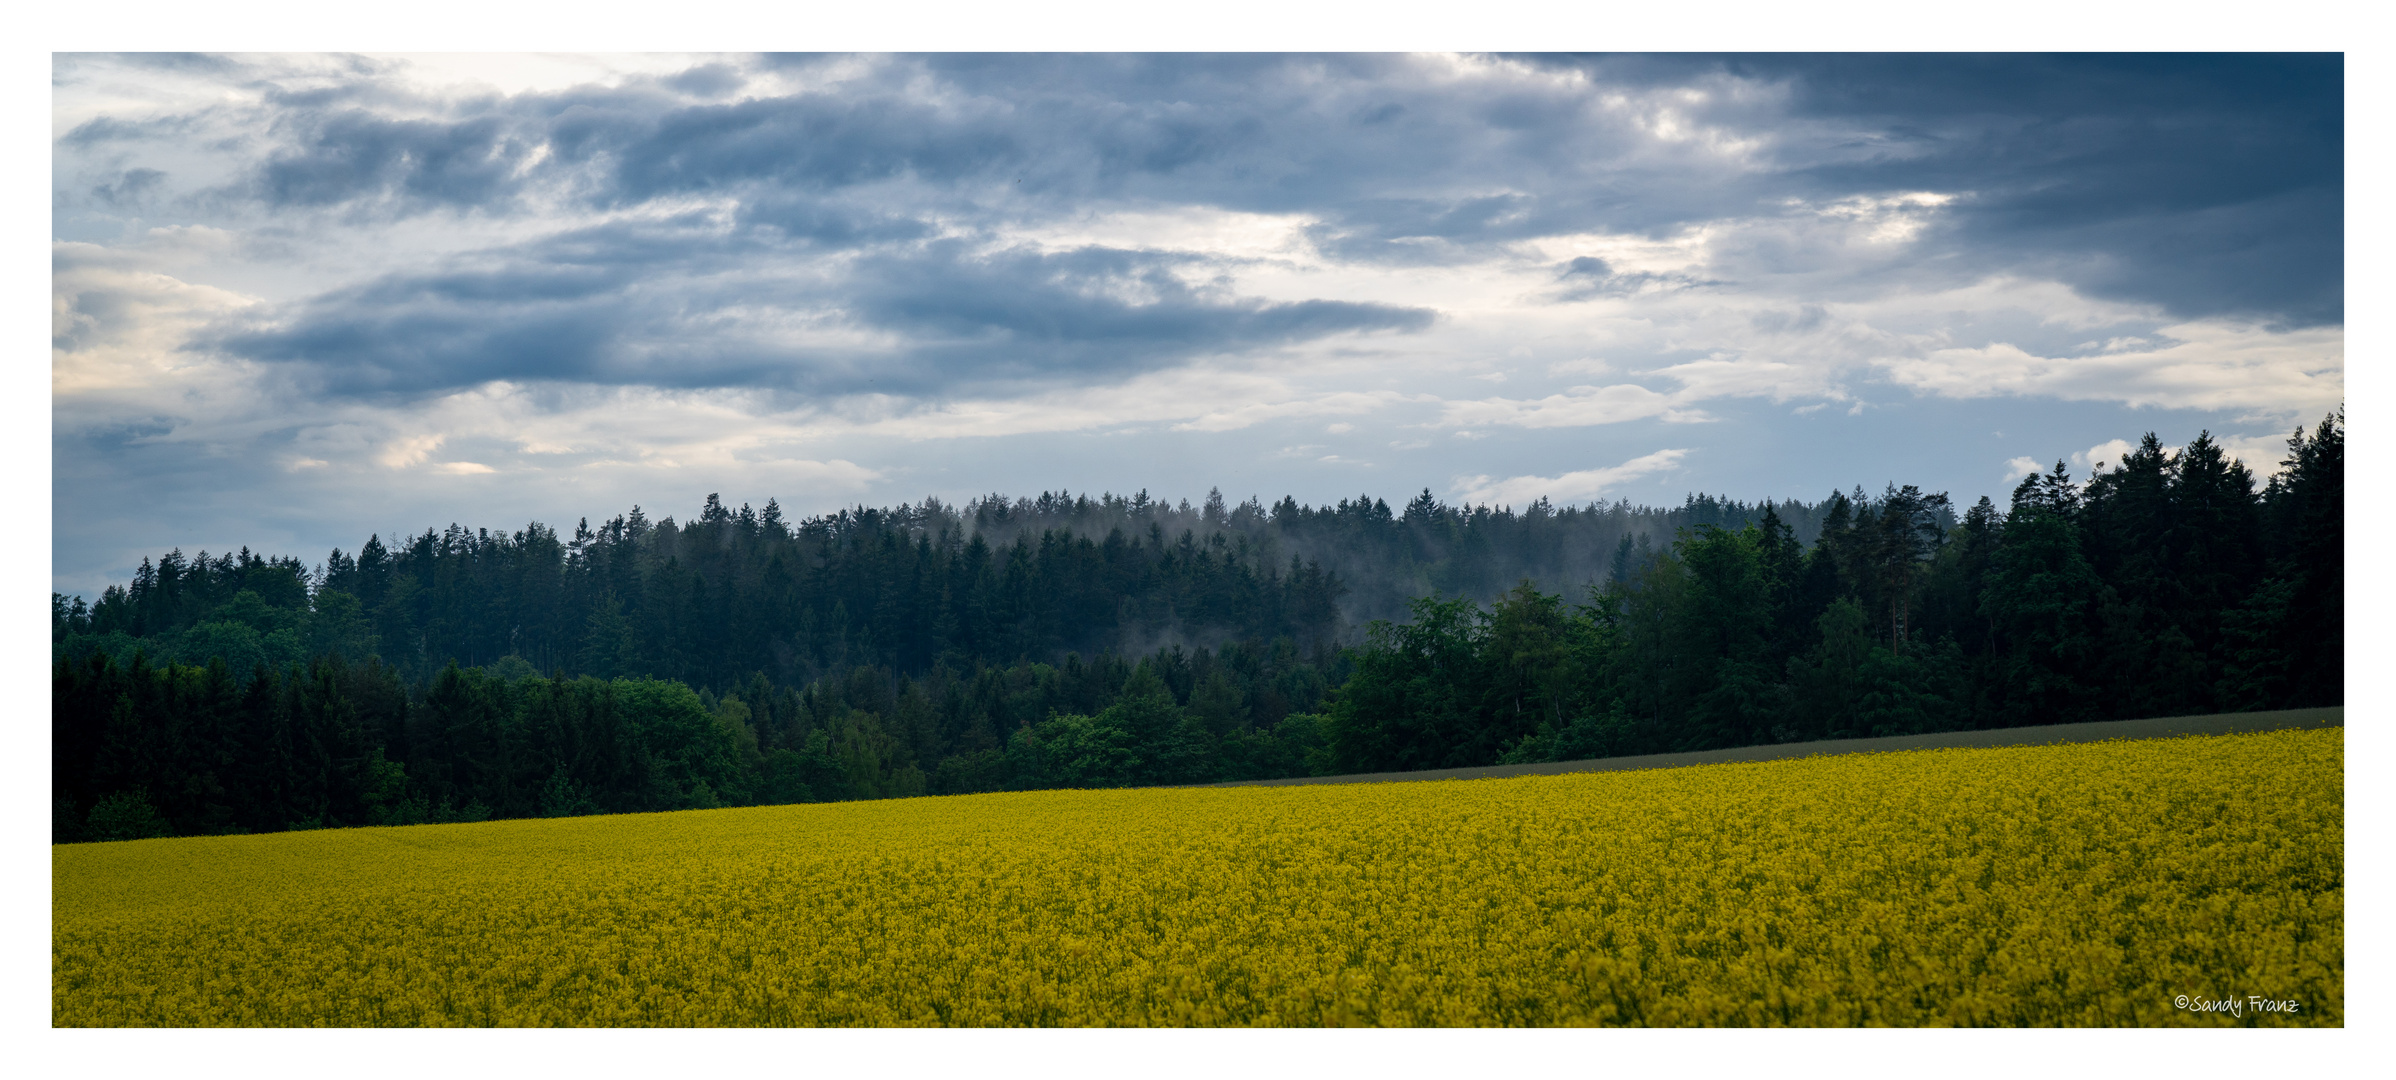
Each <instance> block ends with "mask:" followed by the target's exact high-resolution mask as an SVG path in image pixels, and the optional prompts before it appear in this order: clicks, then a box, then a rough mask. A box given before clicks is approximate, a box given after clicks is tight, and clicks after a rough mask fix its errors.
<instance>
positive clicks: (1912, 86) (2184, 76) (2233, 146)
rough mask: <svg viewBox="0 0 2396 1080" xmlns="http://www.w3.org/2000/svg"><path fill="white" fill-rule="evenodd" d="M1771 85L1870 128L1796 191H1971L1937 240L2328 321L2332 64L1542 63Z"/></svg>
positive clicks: (2242, 58) (2208, 59) (1798, 103)
mask: <svg viewBox="0 0 2396 1080" xmlns="http://www.w3.org/2000/svg"><path fill="white" fill-rule="evenodd" d="M1540 60H1541V62H1543V63H1551V64H1558V65H1564V66H1575V67H1581V68H1584V69H1586V70H1590V71H1593V72H1600V73H1604V72H1612V73H1615V74H1618V75H1631V76H1634V77H1638V78H1642V79H1654V80H1659V81H1676V80H1686V79H1691V78H1694V77H1696V76H1698V75H1701V74H1703V73H1706V72H1710V71H1721V72H1725V73H1729V74H1733V75H1738V76H1743V77H1749V78H1755V79H1761V80H1765V81H1769V82H1774V83H1781V84H1785V85H1787V86H1788V87H1789V88H1790V90H1791V94H1790V98H1789V103H1790V104H1789V115H1790V116H1791V118H1793V119H1801V120H1819V121H1828V122H1833V123H1836V124H1839V125H1841V126H1843V127H1848V128H1852V129H1855V130H1857V131H1862V132H1870V133H1872V135H1873V138H1872V139H1871V140H1870V141H1869V142H1858V143H1856V144H1854V145H1851V146H1848V147H1845V148H1842V151H1843V152H1838V153H1835V154H1833V155H1830V156H1831V157H1832V158H1833V160H1825V161H1822V162H1819V163H1812V164H1807V163H1798V166H1797V167H1796V168H1794V169H1792V170H1791V171H1790V173H1789V175H1788V176H1787V177H1786V178H1785V180H1784V182H1785V183H1786V185H1787V186H1788V187H1789V188H1790V189H1791V190H1792V191H1797V192H1803V193H1817V194H1821V193H1838V192H1874V191H1900V190H1909V189H1912V190H1936V191H1950V192H1953V191H1969V192H1971V193H1972V196H1971V198H1970V199H1969V200H1968V201H1967V202H1964V203H1962V204H1960V205H1958V206H1956V207H1955V208H1953V211H1952V213H1953V215H1954V218H1955V224H1954V226H1953V228H1952V229H1951V230H1950V231H1949V233H1948V235H1947V236H1946V237H1945V239H1944V243H1945V244H1946V245H1947V246H1948V247H1949V248H1950V249H1952V250H1955V251H1958V252H1961V253H1964V254H1965V255H1966V256H1967V257H1968V258H1970V259H1971V260H1973V261H1974V262H1976V263H1978V264H1980V265H1982V266H1984V267H1986V268H1987V269H1989V270H1999V269H2005V268H2007V267H2008V266H2011V265H2019V266H2023V267H2025V268H2029V269H2032V270H2034V271H2035V272H2039V273H2046V274H2053V275H2055V276H2057V277H2060V278H2061V279H2062V280H2065V281H2067V282H2070V283H2072V284H2074V285H2076V286H2079V287H2081V288H2083V289H2086V290H2088V291H2090V292H2092V293H2095V294H2097V295H2102V296H2108V297H2114V298H2119V299H2129V300H2138V301H2146V302H2153V303H2159V304H2162V305H2164V306H2165V307H2167V308H2169V309H2170V310H2172V311H2173V312H2174V313H2176V314H2179V315H2183V316H2200V315H2217V314H2233V315H2246V316H2260V317H2264V318H2267V319H2274V320H2278V321H2282V322H2286V323H2292V324H2299V325H2306V324H2323V323H2337V322H2340V321H2342V320H2343V318H2344V308H2345V305H2344V289H2345V277H2344V269H2343V265H2344V229H2345V216H2344V200H2345V185H2344V168H2345V141H2344V127H2345V110H2344V95H2345V85H2344V83H2345V69H2344V62H2343V59H2342V58H2341V57H2340V56H2338V55H2335V54H2313V55H2304V54H2295V55H2287V54H2273V55H2194V56H2191V55H2070V56H2022V55H1987V56H1976V55H1927V56H1925V55H1866V56H1799V57H1775V56H1741V57H1731V58H1704V57H1693V58H1691V57H1679V58H1676V57H1667V58H1642V57H1628V58H1602V59H1598V60H1591V61H1579V60H1562V59H1557V58H1540Z"/></svg>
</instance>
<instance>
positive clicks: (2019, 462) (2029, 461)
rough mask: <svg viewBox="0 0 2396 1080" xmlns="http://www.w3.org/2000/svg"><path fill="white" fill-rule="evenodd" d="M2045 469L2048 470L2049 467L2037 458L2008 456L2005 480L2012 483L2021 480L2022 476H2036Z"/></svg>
mask: <svg viewBox="0 0 2396 1080" xmlns="http://www.w3.org/2000/svg"><path fill="white" fill-rule="evenodd" d="M2045 471H2047V467H2046V466H2044V465H2041V464H2039V463H2038V459H2037V458H2034V457H2017V458H2008V459H2006V461H2005V482H2006V483H2008V484H2010V483H2013V482H2015V481H2017V480H2020V479H2021V478H2022V477H2025V476H2036V475H2038V474H2039V473H2042V472H2045Z"/></svg>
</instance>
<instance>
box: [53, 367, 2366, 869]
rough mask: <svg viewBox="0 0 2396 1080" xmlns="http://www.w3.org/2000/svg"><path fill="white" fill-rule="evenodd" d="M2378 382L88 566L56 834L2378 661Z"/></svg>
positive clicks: (1154, 765)
mask: <svg viewBox="0 0 2396 1080" xmlns="http://www.w3.org/2000/svg"><path fill="white" fill-rule="evenodd" d="M2344 424H2345V421H2344V413H2343V411H2342V410H2341V411H2340V412H2338V413H2335V414H2332V415H2331V416H2329V417H2327V418H2325V419H2323V420H2322V421H2321V422H2320V424H2319V425H2317V426H2315V427H2314V428H2313V429H2311V430H2310V431H2309V432H2308V431H2306V430H2302V429H2300V430H2298V431H2297V432H2296V434H2295V435H2294V436H2293V437H2292V438H2291V439H2290V442H2289V450H2288V455H2287V457H2286V459H2285V460H2284V461H2283V462H2282V465H2281V468H2280V469H2279V471H2277V472H2276V473H2274V474H2272V475H2271V476H2270V477H2269V479H2268V480H2267V481H2264V482H2261V483H2258V482H2257V478H2256V477H2255V475H2254V474H2253V473H2252V472H2251V471H2250V470H2248V469H2247V468H2246V467H2245V466H2244V465H2242V464H2240V463H2239V462H2237V461H2236V460H2234V459H2232V458H2230V457H2228V456H2227V455H2226V454H2224V453H2223V452H2222V450H2221V448H2220V447H2219V446H2217V445H2216V444H2214V443H2213V442H2212V440H2211V439H2210V438H2209V437H2204V436H2200V437H2199V438H2197V439H2195V440H2193V441H2191V442H2190V443H2189V444H2188V445H2187V446H2185V447H2182V448H2180V449H2178V450H2177V451H2171V450H2167V449H2165V448H2164V447H2162V446H2161V444H2160V443H2159V442H2158V440H2157V439H2156V438H2155V437H2154V436H2152V435H2149V436H2148V437H2147V438H2146V439H2145V440H2144V442H2143V443H2142V444H2141V445H2140V447H2139V448H2138V449H2137V450H2136V451H2134V452H2132V453H2130V454H2129V455H2127V456H2126V457H2125V459H2124V460H2122V461H2121V462H2118V463H2109V464H2107V465H2100V466H2099V468H2098V469H2097V470H2096V472H2095V473H2094V475H2093V476H2091V477H2089V478H2088V479H2086V480H2085V481H2082V480H2076V479H2074V478H2073V477H2072V476H2071V475H2069V473H2068V472H2067V471H2066V469H2065V467H2064V465H2063V464H2062V463H2060V462H2058V463H2057V464H2056V466H2055V468H2054V469H2053V470H2052V471H2051V472H2048V473H2045V474H2039V475H2033V476H2030V477H2027V478H2025V479H2024V480H2023V481H2022V482H2021V484H2020V485H2019V486H2018V487H2017V488H2015V489H2014V491H2013V492H2012V496H2011V499H2010V502H2009V504H2008V505H2006V506H2004V507H1998V506H1996V505H1995V504H1994V503H1992V502H1991V501H1990V500H1989V499H1987V498H1981V499H1979V500H1978V501H1977V502H1976V503H1975V504H1974V505H1972V506H1969V507H1965V508H1960V509H1959V508H1957V507H1955V506H1954V505H1952V503H1951V501H1950V499H1949V497H1948V496H1947V495H1945V494H1943V493H1924V492H1922V491H1920V490H1919V489H1918V488H1916V487H1913V486H1898V485H1895V484H1890V485H1887V486H1886V487H1885V488H1884V489H1883V490H1882V491H1881V492H1880V493H1879V494H1877V495H1874V494H1869V493H1867V492H1865V491H1864V490H1863V489H1862V488H1860V487H1858V488H1856V489H1854V490H1852V491H1850V492H1833V493H1832V494H1830V495H1829V496H1828V497H1826V498H1824V499H1822V500H1821V501H1819V502H1814V503H1803V502H1797V501H1778V502H1773V501H1764V502H1757V503H1745V502H1740V501H1737V500H1731V499H1725V498H1720V497H1716V496H1706V495H1692V496H1690V497H1689V498H1688V499H1687V500H1685V501H1684V503H1683V504H1682V505H1681V506H1678V507H1666V508H1652V507H1637V506H1632V505H1630V504H1628V503H1624V502H1617V503H1614V504H1611V505H1602V504H1600V505H1588V506H1581V507H1570V506H1567V507H1556V506H1552V505H1550V504H1549V503H1547V502H1546V501H1545V500H1541V501H1539V502H1536V503H1533V504H1532V505H1530V506H1528V507H1524V508H1520V509H1513V508H1496V509H1493V508H1490V507H1485V506H1463V507H1460V506H1449V505H1445V504H1443V503H1441V502H1439V501H1438V500H1436V499H1434V498H1433V497H1432V496H1431V495H1430V493H1429V492H1428V491H1425V492H1423V493H1421V494H1419V495H1417V496H1416V497H1414V498H1413V499H1411V500H1409V501H1407V502H1406V503H1405V504H1404V505H1403V506H1402V507H1401V508H1398V509H1395V510H1393V509H1392V507H1391V506H1390V505H1389V504H1388V503H1386V502H1384V501H1382V500H1380V499H1375V498H1372V497H1370V496H1360V497H1358V498H1356V499H1353V500H1341V501H1340V502H1338V503H1337V504H1336V505H1328V506H1322V507H1307V506H1303V505H1300V504H1298V503H1297V502H1296V501H1295V500H1294V499H1289V498H1284V499H1282V500H1281V501H1279V502H1278V503H1275V504H1273V505H1271V506H1269V507H1268V506H1265V505H1264V504H1262V503H1261V502H1260V501H1259V500H1256V499H1253V498H1252V499H1249V500H1248V501H1246V502H1243V503H1240V504H1238V505H1236V506H1234V505H1227V503H1226V501H1225V500H1224V499H1223V497H1222V496H1221V494H1220V493H1219V492H1215V493H1210V494H1209V496H1208V497H1207V498H1206V499H1205V500H1204V502H1203V503H1202V504H1201V505H1199V506H1196V507H1193V506H1191V505H1190V504H1188V503H1187V502H1182V503H1179V504H1177V505H1167V504H1165V503H1163V502H1159V501H1153V500H1151V499H1150V498H1149V497H1148V495H1147V494H1146V493H1145V492H1141V493H1139V494H1137V495H1134V496H1130V497H1123V496H1116V495H1112V494H1105V495H1101V496H1099V497H1096V498H1092V497H1089V496H1087V495H1081V496H1073V495H1068V494H1065V493H1053V494H1051V493H1044V494H1042V495H1040V496H1039V497H1037V498H1017V499H1013V500H1010V499H1008V498H1006V497H1003V496H998V495H992V496H988V497H985V498H980V499H975V500H972V501H970V502H968V503H967V504H965V505H963V506H952V505H948V504H943V503H941V502H939V501H938V500H934V499H926V500H925V501H924V502H923V503H921V504H920V505H912V506H910V505H904V504H902V505H900V506H897V507H892V508H865V507H859V508H856V509H853V510H848V511H842V512H840V513H836V514H831V515H827V516H820V517H812V518H806V519H802V520H797V521H791V520H786V519H785V518H784V516H783V514H782V512H781V510H780V508H779V506H778V505H777V504H776V503H775V502H773V501H771V500H769V501H767V503H766V504H765V506H764V508H763V509H762V510H754V509H752V508H751V507H750V506H748V505H745V504H744V505H742V506H741V507H739V508H738V509H737V510H736V509H732V508H730V507H727V506H725V505H724V504H723V503H722V501H720V500H719V498H718V497H716V496H713V495H711V496H708V497H707V499H706V501H705V505H704V507H703V508H702V509H701V511H700V512H699V514H698V515H697V516H696V517H694V518H693V519H691V520H690V521H688V522H687V523H677V522H676V521H675V520H674V519H673V518H671V517H664V518H659V519H657V520H654V521H652V520H651V519H649V518H648V517H647V516H646V515H645V514H644V513H643V512H642V510H641V509H640V508H638V507H635V508H633V509H632V510H631V511H629V512H628V513H625V514H621V515H618V516H615V517H613V518H610V519H608V520H606V521H605V522H603V523H602V524H600V525H598V526H596V527H593V526H592V525H591V524H590V523H589V522H588V520H587V519H586V520H585V521H582V522H579V523H577V524H576V526H575V528H574V530H573V532H572V534H571V536H562V535H560V534H559V533H558V532H556V531H554V530H552V529H550V528H548V527H546V526H544V525H542V524H540V523H537V522H536V523H532V524H528V525H527V526H525V527H524V528H523V529H521V530H517V531H514V532H507V531H504V530H503V531H501V532H496V533H495V532H491V531H489V530H486V529H475V530H471V531H469V530H466V529H464V528H461V527H459V526H456V525H452V526H450V527H449V528H447V529H446V530H433V529H427V530H426V531H425V532H423V533H421V534H416V535H403V536H397V537H394V538H392V539H391V540H390V541H388V542H386V541H385V540H384V538H383V537H381V536H380V535H379V534H378V535H375V536H371V537H369V538H368V539H367V540H366V542H365V543H364V544H362V545H360V546H359V547H358V548H357V549H356V550H355V551H354V552H344V551H341V550H338V549H336V550H334V551H332V552H331V553H329V554H328V555H327V556H326V557H325V558H324V559H323V561H321V562H319V563H316V564H313V565H310V564H309V563H306V562H304V561H302V560H301V559H299V558H297V557H293V556H265V555H258V554H253V553H251V552H250V551H249V550H248V549H247V548H244V549H242V550H240V551H239V552H236V553H220V554H217V555H214V556H211V555H209V554H208V553H206V552H200V553H198V554H196V555H192V556H188V557H187V556H185V555H184V554H183V553H182V552H181V551H180V550H179V549H178V550H174V551H169V552H167V553H165V554H164V555H162V556H160V557H158V558H157V559H156V560H154V561H153V560H149V559H145V560H143V562H142V564H141V566H140V567H139V569H138V570H137V571H136V572H135V573H134V575H133V579H132V580H131V581H130V582H129V583H127V584H124V585H114V586H110V587H108V588H107V589H106V590H104V591H103V593H102V594H101V596H100V597H99V598H98V599H97V600H96V601H91V602H88V603H87V602H86V600H85V599H84V598H83V597H80V596H75V597H70V596H62V595H58V594H53V596H52V641H53V645H52V649H53V691H52V734H53V738H52V755H53V757H52V767H53V799H54V803H53V834H54V837H55V838H56V839H57V840H59V841H62V842H64V841H77V840H106V839H120V838H129V837H138V836H152V835H205V834H222V833H237V832H264V831H276V830H283V829H304V828H322V827H337V826H353V825H370V824H405V823H414V822H427V821H464V820H477V819H481V818H486V817H523V816H535V815H551V816H555V815H567V814H588V813H623V812H635V811H648V810H666V809H680V808H692V807H709V806H725V805H746V804H762V803H788V802H807V801H820V800H843V799H867V798H884V797H895V796H907V795H921V794H946V793H962V792H976V791H992V790H1019V789H1031V788H1045V787H1067V786H1111V785H1148V784H1190V783H1207V782H1216V781H1222V780H1237V779H1261V778H1269V777H1278V776H1292V775H1329V774H1337V773H1348V772H1363V771H1381V770H1394V769H1415V768H1437V767H1450V766H1462V765H1479V764H1490V763H1496V762H1521V761H1557V760H1577V759H1582V758H1591V757H1604V756H1615V755H1624V754H1638V753H1650V752H1662V751H1674V750H1693V749H1708V748H1717V747H1728V746H1739V745H1749V744H1756V743H1765V742H1780V741H1793V740H1807V739H1821V738H1841V737H1850V736H1865V735H1886V734H1907V733H1916V732H1928V731H1943V730H1955V729H1964V728H1988V727H2010V726H2020V725H2028V724H2047V723H2064V722H2072V721H2082V720H2104V719H2128V718H2134V717H2142V716H2166V715H2178V714H2188V713H2202V712H2215V711H2245V710H2256V709H2271V708H2287V707H2299V706H2308V705H2323V704H2339V703H2342V701H2343V693H2344V689H2343V686H2344V669H2343V625H2344V624H2343V619H2344V615H2343V608H2342V603H2343V592H2344V569H2343V567H2344V534H2343V528H2344V478H2343V477H2344V473H2343V468H2344V465H2343V455H2344V438H2345V431H2344Z"/></svg>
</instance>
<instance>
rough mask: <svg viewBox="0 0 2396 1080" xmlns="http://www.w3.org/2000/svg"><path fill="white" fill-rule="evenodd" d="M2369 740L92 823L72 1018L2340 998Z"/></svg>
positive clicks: (1085, 1019)
mask: <svg viewBox="0 0 2396 1080" xmlns="http://www.w3.org/2000/svg"><path fill="white" fill-rule="evenodd" d="M2342 747H2343V743H2342V737H2341V733H2340V732H2339V731H2336V730H2328V731H2301V732H2276V733H2270V734H2260V735H2232V736H2221V737H2211V738H2187V739H2173V740H2157V741H2145V742H2114V743H2098V744H2090V745H2078V746H2055V747H2035V748H2019V749H2001V750H1943V751H1924V752H1914V753H1896V754H1876V755H1858V756H1848V757H1835V758H1814V759H1808V760H1802V761H1782V762H1772V763H1766V764H1750V765H1714V766H1703V767H1697V768H1684V769H1670V770H1656V771H1648V772H1625V773H1600V774H1582V775H1573V776H1556V777H1533V778H1523V779H1512V780H1477V781H1459V782H1441V783H1404V784H1355V785H1326V786H1307V787H1249V788H1224V789H1180V790H1140V791H1051V792H1033V793H1023V794H1004V795H973V796H956V797H949V798H926V799H908V800H895V801H887V802H864V803H846V804H838V805H813V806H788V807H768V808H753V809H737V810H708V811H691V812H685V813H676V814H653V815H641V816H625V817H605V818H579V819H562V820H544V821H500V822H487V823H482V824H473V825H427V826H416V827H410V828H389V829H355V830H346V831H334V832H312V833H286V834H280V835H272V836H248V837H221V838H206V839H178V840H142V841H133V842H127V843H115V844H86V845H70V846H62V847H57V848H54V849H53V853H52V864H53V868H54V874H55V877H54V879H53V891H52V900H53V916H52V935H53V936H52V945H51V958H52V960H51V963H52V975H51V979H52V982H51V986H52V991H51V993H52V999H51V1000H52V1010H53V1013H52V1015H53V1019H54V1022H55V1023H57V1024H60V1025H88V1024H100V1025H225V1024H232V1025H285V1024H289V1025H370V1024H473V1025H516V1024H613V1025H634V1024H642V1025H647V1024H665V1025H719V1024H808V1025H813V1024H975V1025H990V1024H1149V1025H1179V1024H1208V1025H1230V1024H1274V1025H1314V1024H1403V1025H1431V1024H1470V1025H1502V1024H1651V1025H1692V1024H1808V1025H1812V1024H1898V1025H1947V1024H2007V1025H2011V1024H2042V1025H2046V1024H2054V1025H2077V1024H2195V1025H2203V1026H2215V1025H2234V1024H2264V1025H2278V1024H2299V1025H2337V1024H2342V1023H2343V1022H2344V1009H2343V1005H2344V994H2345V959H2344V955H2345V954H2344V940H2345V918H2344V906H2343V905H2344V896H2345V888H2344V857H2343V846H2344V825H2343V820H2344V819H2343V810H2342V804H2343V801H2344V782H2343V776H2344V753H2343V749H2342ZM2183 1000H2184V1003H2185V1007H2183V1006H2182V1005H2181V1004H2179V1002H2182V1001H2183ZM2231 1000H2235V1001H2237V1002H2238V1003H2239V1005H2240V1011H2239V1012H2238V1013H2237V1014H2231V1013H2228V1012H2215V1011H2209V1008H2210V1007H2211V1006H2218V1005H2219V1004H2220V1003H2222V1002H2226V1001H2231ZM2263 1001H2273V1002H2283V1003H2285V1002H2293V1003H2295V1011H2294V1012H2289V1011H2287V1008H2286V1006H2285V1005H2283V1006H2281V1007H2280V1008H2279V1009H2278V1010H2276V1011H2273V1010H2267V1009H2263V1008H2259V1007H2258V1003H2260V1002H2263Z"/></svg>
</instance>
